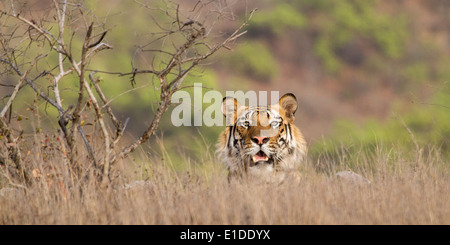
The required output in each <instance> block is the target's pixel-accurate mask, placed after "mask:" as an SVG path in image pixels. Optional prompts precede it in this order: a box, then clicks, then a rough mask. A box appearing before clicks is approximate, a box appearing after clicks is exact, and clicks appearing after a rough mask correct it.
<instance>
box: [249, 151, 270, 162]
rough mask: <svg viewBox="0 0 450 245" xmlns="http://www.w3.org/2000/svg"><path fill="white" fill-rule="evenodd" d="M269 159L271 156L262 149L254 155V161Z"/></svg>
mask: <svg viewBox="0 0 450 245" xmlns="http://www.w3.org/2000/svg"><path fill="white" fill-rule="evenodd" d="M267 160H269V158H268V157H267V156H266V154H264V152H262V151H260V152H258V153H256V155H254V156H253V162H259V161H267Z"/></svg>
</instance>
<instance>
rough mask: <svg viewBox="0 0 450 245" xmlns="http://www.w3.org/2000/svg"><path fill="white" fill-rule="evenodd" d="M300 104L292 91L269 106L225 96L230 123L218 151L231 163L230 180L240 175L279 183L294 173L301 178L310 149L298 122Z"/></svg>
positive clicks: (225, 110) (294, 175)
mask: <svg viewBox="0 0 450 245" xmlns="http://www.w3.org/2000/svg"><path fill="white" fill-rule="evenodd" d="M297 106H298V105H297V98H296V97H295V95H294V94H292V93H287V94H285V95H283V96H282V97H281V98H280V99H279V101H278V103H275V104H273V105H268V106H244V105H241V104H240V103H239V102H238V101H237V100H236V99H235V98H233V97H224V98H223V101H222V108H221V109H222V113H223V115H224V116H225V118H226V120H227V126H226V128H225V130H224V131H223V132H222V133H221V134H220V136H219V139H218V142H217V145H216V148H217V150H216V153H217V156H218V158H219V159H221V161H222V162H223V163H224V164H225V165H226V167H227V170H228V180H229V181H230V180H232V179H234V178H236V177H246V178H247V179H248V178H252V179H256V180H258V181H262V182H266V183H279V184H280V183H283V182H284V181H285V180H286V179H288V178H290V179H292V178H291V177H293V178H294V179H295V180H296V181H300V179H301V174H300V172H299V166H300V165H301V164H302V162H303V161H304V159H305V156H306V154H307V150H308V149H307V144H306V141H305V138H304V136H303V134H302V132H301V131H300V129H299V128H297V127H296V126H295V125H294V120H295V116H294V114H295V112H296V110H297Z"/></svg>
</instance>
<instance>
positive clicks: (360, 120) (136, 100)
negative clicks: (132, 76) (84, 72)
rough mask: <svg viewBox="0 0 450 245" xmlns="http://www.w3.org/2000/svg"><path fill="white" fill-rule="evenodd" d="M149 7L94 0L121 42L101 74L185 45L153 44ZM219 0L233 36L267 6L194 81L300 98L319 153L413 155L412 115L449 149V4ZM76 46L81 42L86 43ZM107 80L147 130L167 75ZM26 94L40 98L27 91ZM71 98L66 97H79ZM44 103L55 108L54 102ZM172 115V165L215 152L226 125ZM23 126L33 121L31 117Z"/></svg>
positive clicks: (164, 129) (164, 133) (165, 130)
mask: <svg viewBox="0 0 450 245" xmlns="http://www.w3.org/2000/svg"><path fill="white" fill-rule="evenodd" d="M30 2H33V1H30ZM35 2H36V3H34V5H35V7H36V9H38V10H36V11H39V9H41V10H45V9H46V7H45V6H46V5H45V3H46V2H48V1H35ZM197 2H198V1H196V0H190V1H180V7H181V10H185V11H189V10H190V9H192V8H193V6H194V5H195V4H196V3H197ZM140 3H145V4H148V5H151V4H160V2H158V1H140ZM140 3H139V2H132V1H120V0H115V1H86V6H87V7H88V8H89V9H90V10H91V11H92V12H93V13H94V14H95V15H96V16H97V18H98V20H99V21H100V22H101V23H104V25H105V28H111V30H110V31H109V32H108V34H107V36H106V38H105V41H106V42H108V43H109V44H111V45H112V46H113V47H114V48H113V50H108V51H103V52H101V53H99V54H98V55H97V56H96V57H95V58H94V59H93V60H92V61H91V63H90V64H89V66H90V68H91V69H98V70H109V71H119V72H129V71H130V70H131V59H132V57H135V58H134V59H133V62H134V63H135V64H138V65H139V66H141V67H145V66H148V65H149V64H150V63H151V62H153V63H154V64H155V63H156V64H158V62H163V61H164V57H163V56H161V55H159V56H157V55H155V54H154V53H145V52H140V53H139V55H137V56H136V50H139V47H141V48H142V47H145V48H147V49H151V48H152V47H155V48H161V47H164V48H166V47H167V49H168V50H169V49H170V48H171V44H170V42H174V43H177V41H178V42H180V40H177V37H171V40H170V42H167V43H164V42H163V41H162V40H161V41H157V42H154V43H152V46H151V47H150V46H145V45H146V44H148V43H149V40H152V38H153V39H154V38H155V37H156V36H152V35H153V34H152V33H155V32H158V31H159V27H158V26H157V25H155V24H154V20H157V21H161V22H164V15H158V14H155V12H154V11H150V10H149V9H147V8H144V7H142V6H143V5H141V4H140ZM48 4H51V3H47V6H48ZM213 4H216V5H217V6H218V8H224V9H226V10H227V11H228V10H232V12H233V15H232V16H233V17H234V18H232V19H230V21H228V22H227V21H225V22H223V23H221V24H220V25H217V26H216V28H217V31H218V33H230V32H231V31H232V30H234V29H235V28H237V27H238V26H239V25H240V24H241V23H242V22H243V21H244V20H245V17H248V13H249V11H250V10H251V9H254V8H257V9H258V10H257V11H256V13H255V14H254V16H253V18H252V19H251V21H250V23H249V25H248V26H247V27H246V30H247V31H248V32H247V33H246V34H245V35H244V36H242V37H241V38H239V39H238V41H237V42H236V44H235V45H234V46H233V47H232V50H231V51H229V50H224V51H221V52H220V53H219V54H218V55H216V56H215V57H214V58H213V59H211V60H209V61H208V64H207V65H202V66H200V67H199V68H198V69H197V70H195V71H194V72H193V73H192V74H190V75H189V76H188V77H187V78H186V85H192V84H193V83H203V86H204V87H205V88H204V89H203V92H206V91H208V89H207V88H210V89H213V90H217V91H220V92H221V93H222V94H223V95H225V91H227V90H232V91H236V90H243V91H248V90H255V91H272V90H276V91H280V95H282V94H284V93H287V92H291V93H294V94H295V95H296V96H297V98H298V100H299V109H298V111H297V113H296V125H297V126H298V127H299V128H300V129H301V130H302V131H303V133H304V135H305V137H306V139H307V141H308V143H309V146H310V156H311V157H312V158H315V157H317V156H319V155H320V154H322V153H323V152H325V151H327V150H329V149H328V148H333V147H335V145H336V144H335V143H338V144H343V145H346V146H348V147H349V148H351V145H355V144H357V145H363V146H366V147H367V149H373V148H374V147H376V146H377V144H380V142H382V144H384V145H396V146H399V145H400V146H402V147H405V148H406V149H410V150H414V149H415V145H414V144H413V141H412V139H411V135H410V134H409V133H408V132H407V130H406V128H405V127H404V125H403V123H402V121H404V123H405V125H406V126H407V127H408V128H409V129H410V130H411V132H412V133H413V135H414V137H415V138H416V139H417V141H418V142H419V144H421V145H432V146H435V147H438V148H439V149H440V150H441V151H442V152H444V153H445V155H446V156H449V152H450V151H449V149H450V85H449V81H450V1H446V0H427V1H421V0H409V1H390V0H378V1H376V0H364V1H357V0H340V1H331V0H279V1H268V0H265V1H262V0H247V1H215V2H213ZM161 6H163V5H161ZM165 24H166V25H167V26H170V23H165ZM211 38H212V39H214V36H213V37H211ZM73 42H74V44H80V43H81V42H82V39H79V40H77V38H75V39H74V40H73ZM74 46H76V45H74ZM54 59H56V56H55V57H54ZM155 67H156V68H158V65H156V66H155ZM97 75H99V76H101V86H102V88H103V89H104V91H105V93H106V95H107V96H108V97H109V98H114V97H116V96H118V95H120V96H119V97H117V98H116V99H115V100H114V101H113V102H112V107H113V108H114V109H115V112H116V113H117V114H118V115H120V118H126V117H130V123H129V125H128V128H127V135H128V136H130V137H132V136H136V135H140V134H141V133H142V131H143V127H144V126H145V125H148V124H149V123H150V120H151V118H152V115H153V113H154V109H155V108H156V106H155V103H157V101H158V98H159V95H158V91H157V90H155V89H154V88H155V87H157V83H158V81H157V79H155V78H154V77H152V76H150V75H140V76H137V77H136V85H135V86H134V87H132V86H131V84H130V82H129V78H128V77H119V76H117V75H108V74H97ZM5 79H6V80H8V79H11V80H12V81H15V78H14V79H13V78H8V77H7V78H5ZM76 84H77V80H76V78H75V77H74V78H73V82H72V83H71V82H65V85H64V86H65V88H66V90H64V91H67V94H70V93H73V90H74V87H75V86H76ZM0 89H2V88H0ZM130 89H131V91H129V92H128V93H126V94H122V93H123V92H124V91H127V90H130ZM75 90H76V89H75ZM187 91H191V92H192V90H189V89H187ZM21 100H22V101H24V102H25V105H31V104H33V99H32V98H27V96H26V94H22V98H21ZM67 100H68V101H66V102H64V103H69V100H70V99H67ZM1 103H5V101H2V102H1ZM39 106H40V107H41V108H42V109H43V110H44V105H42V104H41V105H39ZM208 106H209V105H204V108H206V107H208ZM24 114H26V112H24ZM170 114H171V111H168V112H167V113H166V115H165V116H164V118H163V122H162V123H161V127H160V130H158V133H157V137H159V138H161V139H162V142H163V143H162V144H163V145H164V147H163V148H164V150H165V151H167V152H169V155H170V157H171V158H172V159H171V160H172V161H173V162H179V161H178V160H181V159H186V156H187V157H189V158H192V159H195V160H199V161H201V159H199V156H203V154H201V153H204V151H205V149H207V150H210V151H211V152H213V151H214V150H215V146H214V145H215V142H216V139H217V136H218V135H219V133H220V132H221V131H222V130H223V129H224V127H204V126H203V127H183V126H181V127H174V126H173V125H172V124H171V123H170ZM44 115H45V116H44V118H43V119H42V120H43V122H44V123H49V124H52V125H56V120H55V118H56V112H55V111H52V110H51V109H48V110H45V113H44ZM21 123H29V121H27V122H25V121H23V122H22V119H21ZM92 130H93V129H92ZM180 142H185V143H183V144H180ZM186 142H187V143H186ZM145 147H146V148H145V151H148V152H150V153H149V154H158V151H159V150H161V149H162V148H161V144H160V143H158V141H157V140H155V138H154V139H152V140H151V142H149V143H148V144H146V146H145ZM150 149H154V150H150Z"/></svg>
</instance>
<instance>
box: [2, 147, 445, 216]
mask: <svg viewBox="0 0 450 245" xmlns="http://www.w3.org/2000/svg"><path fill="white" fill-rule="evenodd" d="M345 152H346V151H345V149H344V148H343V147H338V148H337V150H336V152H334V154H332V155H328V156H326V155H324V156H321V157H318V158H316V159H308V161H307V163H305V164H304V165H303V166H302V168H301V171H302V173H303V178H302V181H301V182H300V183H299V184H298V183H284V184H282V185H280V186H272V185H267V184H258V183H252V182H238V181H232V182H231V183H229V182H228V181H227V178H226V170H225V169H224V167H223V166H222V165H221V164H219V163H217V162H216V161H217V160H216V159H215V158H214V156H213V155H211V154H210V153H209V151H207V152H206V153H205V154H204V157H203V159H202V160H201V161H200V162H194V161H192V160H190V159H187V158H186V160H185V161H184V162H183V163H182V164H178V165H177V164H174V163H173V162H171V161H170V159H168V158H170V157H168V156H165V155H164V154H161V155H158V154H151V157H150V156H148V154H145V157H143V156H141V158H140V160H135V161H133V162H132V161H131V160H128V162H122V163H120V165H119V166H118V168H119V170H120V173H121V174H120V175H118V176H119V177H117V178H116V179H115V180H114V185H113V186H111V187H110V188H109V189H101V188H100V187H99V185H97V183H95V182H94V181H90V182H88V183H85V184H83V185H79V186H78V187H77V188H75V186H77V183H72V185H71V186H72V187H67V186H66V182H64V181H59V182H58V181H57V179H56V178H53V182H52V181H49V180H50V179H51V178H50V177H49V178H46V179H45V178H40V179H39V180H37V179H36V180H35V183H34V184H33V185H32V186H31V187H28V188H27V189H26V190H24V189H23V188H17V187H14V188H12V187H11V186H9V187H8V186H6V185H5V186H3V187H4V188H3V189H2V191H1V194H0V224H450V200H449V196H450V171H449V166H448V165H449V164H448V162H446V160H445V159H444V158H443V157H442V153H441V152H440V151H439V150H438V149H436V148H432V147H429V148H426V149H424V150H423V151H422V153H421V154H420V155H419V154H417V152H414V151H411V152H408V151H403V150H401V148H397V147H382V146H379V147H378V148H377V149H376V150H375V151H373V152H364V151H360V152H356V153H352V155H351V156H348V155H346V153H345ZM142 155H144V154H142ZM163 156H165V157H163ZM136 159H139V158H136ZM35 160H38V159H35ZM51 161H53V162H52V164H53V165H58V164H61V161H59V160H58V159H54V160H51ZM350 163H351V164H350ZM35 164H36V163H35ZM180 166H181V167H180ZM320 166H329V167H326V168H323V167H320ZM339 170H353V171H355V172H357V173H359V174H362V175H364V176H365V177H366V178H368V179H369V180H370V182H371V184H370V185H368V184H361V183H354V182H350V181H345V180H339V179H337V178H335V177H333V173H334V172H336V171H339ZM66 187H67V188H66ZM8 188H9V189H8Z"/></svg>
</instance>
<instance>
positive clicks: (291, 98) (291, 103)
mask: <svg viewBox="0 0 450 245" xmlns="http://www.w3.org/2000/svg"><path fill="white" fill-rule="evenodd" d="M278 105H279V107H280V108H281V109H283V111H284V116H285V118H286V119H287V120H288V122H290V123H293V122H294V119H295V116H294V114H295V112H296V111H297V98H296V97H295V95H293V94H291V93H287V94H285V95H283V97H281V98H280V101H278Z"/></svg>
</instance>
